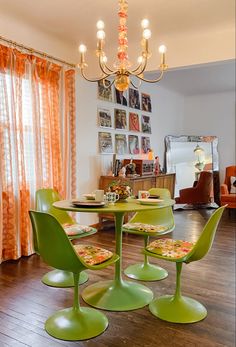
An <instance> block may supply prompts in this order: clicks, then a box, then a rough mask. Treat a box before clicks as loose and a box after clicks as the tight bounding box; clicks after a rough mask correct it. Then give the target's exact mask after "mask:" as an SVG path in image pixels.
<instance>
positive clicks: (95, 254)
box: [74, 245, 113, 265]
mask: <svg viewBox="0 0 236 347" xmlns="http://www.w3.org/2000/svg"><path fill="white" fill-rule="evenodd" d="M74 249H75V251H76V253H77V254H78V256H79V257H81V258H82V259H83V261H84V262H85V263H87V264H88V265H97V264H101V263H103V262H104V261H106V260H108V259H110V258H111V257H112V256H113V253H112V252H110V251H108V250H107V249H104V248H100V247H96V246H89V245H74Z"/></svg>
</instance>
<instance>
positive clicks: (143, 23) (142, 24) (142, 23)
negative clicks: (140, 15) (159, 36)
mask: <svg viewBox="0 0 236 347" xmlns="http://www.w3.org/2000/svg"><path fill="white" fill-rule="evenodd" d="M148 26H149V20H148V19H146V18H144V19H143V20H142V21H141V27H142V28H143V29H147V28H148Z"/></svg>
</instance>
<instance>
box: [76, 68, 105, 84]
mask: <svg viewBox="0 0 236 347" xmlns="http://www.w3.org/2000/svg"><path fill="white" fill-rule="evenodd" d="M80 71H81V75H82V77H83V78H84V79H85V80H86V81H88V82H98V81H102V80H103V79H104V78H106V77H108V76H109V75H107V74H105V73H103V75H102V76H100V77H95V78H88V77H87V76H86V75H85V74H84V69H83V68H81V69H80Z"/></svg>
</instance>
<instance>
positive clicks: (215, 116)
mask: <svg viewBox="0 0 236 347" xmlns="http://www.w3.org/2000/svg"><path fill="white" fill-rule="evenodd" d="M183 134H185V135H215V136H217V137H218V140H219V145H218V150H219V161H220V180H221V182H222V181H223V180H224V176H225V167H226V166H230V165H235V94H234V92H225V93H216V94H206V95H195V96H191V97H185V104H184V126H183Z"/></svg>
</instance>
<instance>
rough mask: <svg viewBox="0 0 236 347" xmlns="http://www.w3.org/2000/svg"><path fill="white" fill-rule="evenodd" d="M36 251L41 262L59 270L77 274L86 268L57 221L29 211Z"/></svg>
mask: <svg viewBox="0 0 236 347" xmlns="http://www.w3.org/2000/svg"><path fill="white" fill-rule="evenodd" d="M29 213H30V219H31V223H32V228H33V233H34V235H35V237H36V239H37V249H38V252H39V254H40V255H41V257H42V258H43V260H44V261H45V262H46V263H47V264H48V265H50V266H52V267H55V268H57V269H60V270H66V271H71V272H74V273H79V272H80V271H82V270H84V269H85V268H86V267H85V266H84V265H83V264H82V263H81V262H80V260H79V258H78V256H77V254H76V253H75V251H74V248H73V246H72V245H71V242H70V241H69V239H68V237H67V235H66V233H65V231H64V229H63V228H62V226H61V224H60V223H59V222H58V221H57V219H56V218H55V217H54V216H52V215H50V214H48V213H43V212H38V211H30V212H29Z"/></svg>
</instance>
